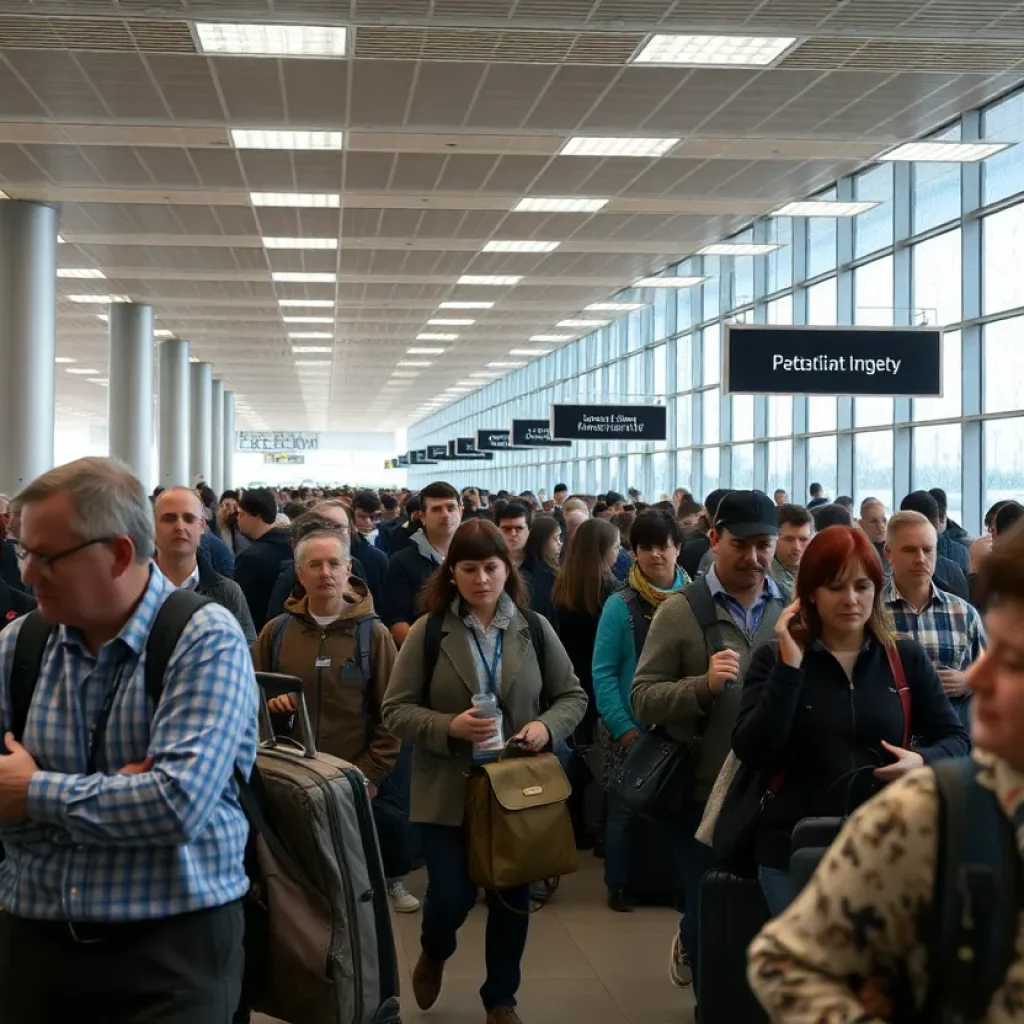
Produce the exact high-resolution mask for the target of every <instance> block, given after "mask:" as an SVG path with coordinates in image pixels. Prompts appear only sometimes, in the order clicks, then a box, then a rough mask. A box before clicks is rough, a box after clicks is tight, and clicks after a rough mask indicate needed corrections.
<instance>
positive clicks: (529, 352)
mask: <svg viewBox="0 0 1024 1024" xmlns="http://www.w3.org/2000/svg"><path fill="white" fill-rule="evenodd" d="M508 354H509V355H510V356H549V355H551V349H549V348H513V349H509V353H508Z"/></svg>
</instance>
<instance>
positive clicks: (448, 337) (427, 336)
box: [416, 331, 459, 341]
mask: <svg viewBox="0 0 1024 1024" xmlns="http://www.w3.org/2000/svg"><path fill="white" fill-rule="evenodd" d="M416 340H417V341H458V340H459V336H458V335H457V334H434V333H431V332H430V331H427V332H426V333H424V334H417V335H416Z"/></svg>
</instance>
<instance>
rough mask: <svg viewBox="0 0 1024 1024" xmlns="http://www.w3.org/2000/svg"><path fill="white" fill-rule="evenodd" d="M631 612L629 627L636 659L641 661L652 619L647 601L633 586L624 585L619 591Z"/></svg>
mask: <svg viewBox="0 0 1024 1024" xmlns="http://www.w3.org/2000/svg"><path fill="white" fill-rule="evenodd" d="M618 594H619V597H621V598H622V600H623V602H624V603H625V605H626V610H627V611H628V612H629V629H630V632H632V634H633V648H634V650H635V651H636V660H637V662H639V661H640V655H641V654H643V651H644V644H645V643H647V634H648V633H649V632H650V631H651V620H650V618H649V617H648V615H647V611H646V608H645V602H644V601H643V600H641V598H640V595H639V594H638V593H637V592H636V591H635V590H634V589H633V588H632V587H623V588H622V589H621V590H620V591H619V592H618Z"/></svg>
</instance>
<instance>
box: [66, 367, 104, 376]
mask: <svg viewBox="0 0 1024 1024" xmlns="http://www.w3.org/2000/svg"><path fill="white" fill-rule="evenodd" d="M65 372H67V373H74V374H76V375H77V376H81V377H95V376H96V374H98V373H99V372H100V371H99V370H89V369H85V368H84V367H81V366H76V367H75V368H74V369H71V370H67V371H65Z"/></svg>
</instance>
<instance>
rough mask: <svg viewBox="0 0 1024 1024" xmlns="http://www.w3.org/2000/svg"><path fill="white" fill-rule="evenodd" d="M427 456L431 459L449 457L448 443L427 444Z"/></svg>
mask: <svg viewBox="0 0 1024 1024" xmlns="http://www.w3.org/2000/svg"><path fill="white" fill-rule="evenodd" d="M427 458H428V459H430V460H431V461H434V460H435V459H447V458H448V445H446V444H428V445H427Z"/></svg>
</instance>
